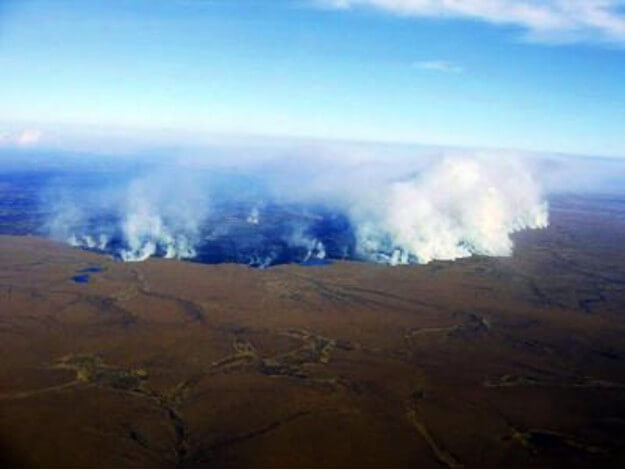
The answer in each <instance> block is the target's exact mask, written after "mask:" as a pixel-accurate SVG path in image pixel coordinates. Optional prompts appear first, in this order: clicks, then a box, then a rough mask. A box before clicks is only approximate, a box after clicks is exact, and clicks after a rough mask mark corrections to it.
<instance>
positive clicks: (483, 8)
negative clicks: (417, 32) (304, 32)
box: [321, 0, 625, 43]
mask: <svg viewBox="0 0 625 470" xmlns="http://www.w3.org/2000/svg"><path fill="white" fill-rule="evenodd" d="M321 2H322V3H323V4H324V5H326V6H329V7H333V8H341V9H350V8H353V7H361V6H363V7H372V8H377V9H380V10H385V11H388V12H392V13H396V14H400V15H405V16H418V17H438V18H440V17H443V18H444V17H449V18H466V19H473V20H479V21H484V22H488V23H493V24H502V25H504V24H507V25H515V26H518V27H520V28H522V29H524V30H525V31H526V33H527V34H528V38H530V39H533V40H539V41H548V42H576V41H594V42H611V43H625V0H321Z"/></svg>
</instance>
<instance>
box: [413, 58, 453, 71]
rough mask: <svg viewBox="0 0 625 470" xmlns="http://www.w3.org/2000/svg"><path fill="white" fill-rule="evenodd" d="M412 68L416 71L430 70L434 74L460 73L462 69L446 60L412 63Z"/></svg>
mask: <svg viewBox="0 0 625 470" xmlns="http://www.w3.org/2000/svg"><path fill="white" fill-rule="evenodd" d="M412 66H413V67H414V68H416V69H422V70H431V71H434V72H445V73H462V72H464V68H463V67H461V66H460V65H458V64H454V63H452V62H448V61H446V60H424V61H420V62H414V63H413V64H412Z"/></svg>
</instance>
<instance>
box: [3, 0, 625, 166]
mask: <svg viewBox="0 0 625 470" xmlns="http://www.w3.org/2000/svg"><path fill="white" fill-rule="evenodd" d="M458 5H459V6H458ZM94 128H96V129H114V130H115V132H117V133H118V134H119V135H122V136H123V135H133V137H135V138H139V139H141V138H144V139H146V141H148V142H149V141H150V139H151V138H152V137H153V136H155V135H162V134H163V133H164V132H165V133H166V134H167V135H169V136H171V138H172V139H174V140H175V138H176V136H179V138H180V139H182V138H183V137H182V136H184V138H185V139H187V138H189V136H194V135H206V134H226V135H238V134H256V135H265V134H267V135H284V136H307V137H318V138H331V139H346V140H352V139H353V140H372V141H398V142H415V143H422V144H435V145H454V146H470V147H473V146H479V147H502V148H515V149H526V150H544V151H554V152H568V153H578V154H586V155H606V156H625V12H624V3H623V2H622V1H620V0H543V1H541V2H537V1H535V0H518V1H517V0H501V1H500V2H494V3H493V2H492V1H490V0H481V1H477V0H458V1H456V2H451V1H449V0H440V1H437V2H434V1H433V0H402V1H400V0H310V1H308V0H282V1H280V0H274V1H264V0H240V1H237V0H213V1H211V0H89V1H65V0H15V1H12V0H0V144H2V143H3V142H4V143H11V142H12V143H18V144H19V143H24V144H39V145H45V143H46V138H47V136H49V135H50V134H51V133H54V134H55V136H56V137H55V138H56V139H57V140H58V139H60V140H61V141H63V139H64V138H65V139H67V141H68V142H69V141H71V139H72V138H75V137H76V134H80V132H81V129H92V130H93V129H94ZM25 133H29V134H25Z"/></svg>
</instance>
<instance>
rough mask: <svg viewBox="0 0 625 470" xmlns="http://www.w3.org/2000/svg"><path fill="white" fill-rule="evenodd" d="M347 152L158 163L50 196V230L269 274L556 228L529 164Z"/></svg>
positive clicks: (114, 247) (99, 246) (382, 259)
mask: <svg viewBox="0 0 625 470" xmlns="http://www.w3.org/2000/svg"><path fill="white" fill-rule="evenodd" d="M336 152H338V153H344V149H341V150H338V151H336V150H333V151H327V150H325V149H319V148H315V147H311V148H308V149H304V150H302V149H298V151H297V154H298V156H299V157H300V159H299V160H297V159H294V158H293V154H291V153H289V152H287V151H285V152H283V153H281V154H279V155H277V156H276V157H275V158H273V159H266V158H265V159H263V160H262V161H258V162H254V161H253V159H252V160H249V163H247V164H246V165H245V166H244V167H237V168H228V167H227V165H224V164H223V162H216V161H215V160H212V161H211V160H208V159H198V158H193V159H186V160H180V161H179V162H178V163H176V164H174V165H172V164H168V165H156V164H153V165H151V167H150V168H149V169H143V170H142V171H139V172H137V174H136V175H130V176H128V177H126V178H121V179H120V180H119V181H116V182H115V183H114V184H111V183H110V181H109V182H108V183H107V184H100V185H99V184H93V185H91V187H90V188H89V189H88V190H84V188H83V193H81V194H79V193H77V192H75V191H71V190H70V191H65V192H64V193H62V194H60V195H59V194H55V195H54V197H51V198H50V197H48V198H46V201H49V200H53V201H54V202H53V204H52V208H51V210H50V213H51V214H53V215H52V216H51V217H50V218H49V220H48V222H47V224H46V231H47V233H48V234H49V235H50V236H52V237H53V238H56V239H61V240H64V241H66V242H67V243H70V244H72V245H74V246H81V247H83V248H86V249H92V250H98V251H102V252H107V253H110V254H112V255H113V256H115V257H117V258H118V259H120V260H123V261H142V260H145V259H147V258H149V257H151V256H160V257H165V258H178V259H194V260H198V261H205V262H223V261H234V262H244V263H248V264H250V265H253V266H258V267H267V266H269V265H272V264H276V263H283V262H301V263H305V264H307V263H312V264H315V263H321V262H324V261H325V260H326V259H344V258H348V259H359V260H367V261H373V262H378V263H386V264H390V265H397V264H410V263H428V262H430V261H432V260H453V259H457V258H462V257H467V256H471V255H473V254H479V255H488V256H509V255H510V254H511V253H512V250H513V242H512V240H511V238H510V235H511V234H512V233H514V232H516V231H519V230H525V229H538V228H543V227H546V226H547V225H548V222H549V217H548V205H547V202H546V200H545V198H544V195H543V192H542V191H541V188H540V184H539V182H538V180H537V179H536V177H535V175H534V171H532V165H530V164H528V162H526V161H524V160H523V159H521V158H516V157H513V156H510V155H505V156H503V155H495V154H484V153H477V152H463V153H458V152H453V153H450V152H438V153H432V154H421V155H419V156H417V157H406V155H401V156H399V157H398V156H395V157H392V158H391V157H389V158H386V159H385V158H383V157H381V156H380V155H379V154H377V153H375V154H371V153H366V152H365V153H361V154H358V155H357V156H356V157H354V155H353V154H350V155H351V158H336V155H337V153H336ZM237 161H239V162H240V161H241V160H237ZM48 204H49V203H48Z"/></svg>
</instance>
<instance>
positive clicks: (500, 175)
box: [349, 157, 548, 265]
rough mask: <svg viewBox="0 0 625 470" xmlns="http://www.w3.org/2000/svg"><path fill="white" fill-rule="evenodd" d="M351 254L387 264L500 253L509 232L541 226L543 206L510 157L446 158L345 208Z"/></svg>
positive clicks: (505, 250) (507, 245)
mask: <svg viewBox="0 0 625 470" xmlns="http://www.w3.org/2000/svg"><path fill="white" fill-rule="evenodd" d="M349 215H350V218H351V220H352V222H353V224H354V226H355V229H356V237H357V250H358V252H359V253H360V254H361V255H362V256H364V257H366V258H368V259H371V260H373V261H377V262H383V263H388V264H391V265H396V264H407V263H428V262H430V261H432V260H435V259H439V260H453V259H456V258H462V257H467V256H470V255H472V254H480V255H489V256H508V255H510V254H511V253H512V248H513V243H512V240H511V239H510V234H511V233H513V232H516V231H518V230H522V229H534V228H542V227H546V226H547V224H548V207H547V203H546V202H545V201H543V200H542V199H541V193H540V190H539V187H538V185H537V182H536V181H535V180H534V178H533V177H532V175H531V173H530V172H529V171H528V170H527V169H526V168H525V167H524V166H523V165H521V164H520V162H519V161H516V160H510V159H506V160H500V161H497V160H494V159H490V160H485V159H480V158H476V157H473V158H468V157H446V158H443V159H442V160H441V161H440V162H439V163H437V164H435V165H434V166H431V167H429V168H426V169H425V170H423V171H421V172H420V173H419V174H418V175H417V176H414V177H411V178H408V179H405V180H402V181H395V182H390V183H388V184H386V185H381V186H378V188H377V190H376V194H375V195H374V197H367V198H365V199H364V203H363V201H354V202H353V204H352V205H351V207H350V208H349Z"/></svg>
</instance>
